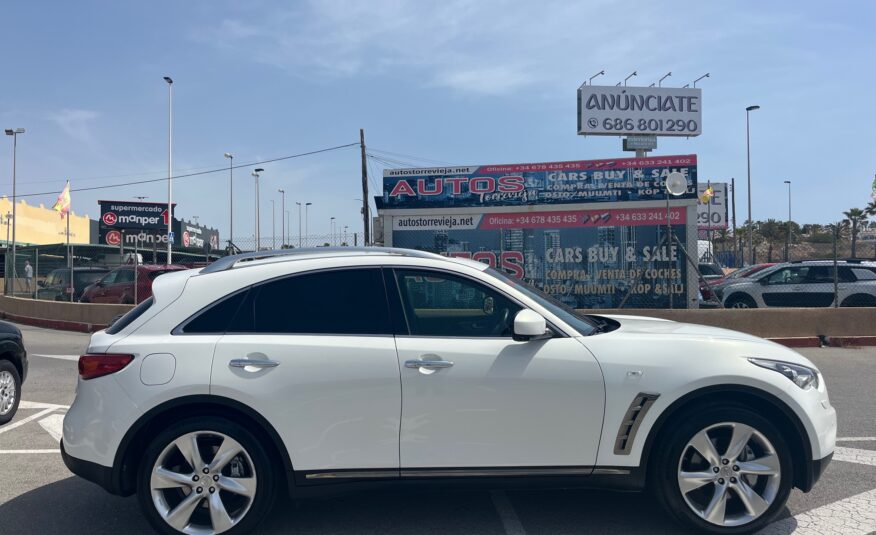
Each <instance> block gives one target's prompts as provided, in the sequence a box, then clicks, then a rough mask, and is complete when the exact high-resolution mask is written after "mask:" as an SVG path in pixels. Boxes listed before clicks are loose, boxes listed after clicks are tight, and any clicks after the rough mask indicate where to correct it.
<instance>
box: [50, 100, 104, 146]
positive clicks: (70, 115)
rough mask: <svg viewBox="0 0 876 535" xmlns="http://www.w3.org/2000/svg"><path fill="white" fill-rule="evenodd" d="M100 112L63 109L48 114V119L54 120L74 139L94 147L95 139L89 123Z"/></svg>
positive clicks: (98, 115)
mask: <svg viewBox="0 0 876 535" xmlns="http://www.w3.org/2000/svg"><path fill="white" fill-rule="evenodd" d="M98 117H100V114H99V113H98V112H96V111H92V110H82V109H63V110H61V111H59V112H55V113H51V114H49V119H50V120H52V121H54V122H55V124H57V125H58V126H59V127H60V128H61V130H63V131H64V133H66V134H67V135H68V136H70V137H71V138H73V139H74V140H76V141H78V142H80V143H83V144H85V145H88V146H90V147H92V148H94V147H95V139H94V136H93V134H92V131H91V125H92V123H93V122H94V120H95V119H97V118H98Z"/></svg>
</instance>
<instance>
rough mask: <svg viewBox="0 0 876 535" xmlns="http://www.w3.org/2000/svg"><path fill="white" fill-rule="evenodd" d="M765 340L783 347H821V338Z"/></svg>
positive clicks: (803, 337) (800, 337)
mask: <svg viewBox="0 0 876 535" xmlns="http://www.w3.org/2000/svg"><path fill="white" fill-rule="evenodd" d="M873 338H876V337H873ZM767 340H769V341H771V342H775V343H777V344H782V345H783V346H785V347H821V338H820V337H818V336H794V337H784V338H767Z"/></svg>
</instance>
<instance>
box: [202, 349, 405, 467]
mask: <svg viewBox="0 0 876 535" xmlns="http://www.w3.org/2000/svg"><path fill="white" fill-rule="evenodd" d="M234 359H268V360H273V361H275V362H277V363H278V365H277V366H276V367H273V368H253V369H248V368H234V367H231V366H230V365H229V364H230V362H231V361H232V360H234ZM399 389H400V387H399V370H398V359H397V357H396V351H395V343H394V341H393V338H392V336H312V335H259V336H257V337H254V336H252V335H225V336H223V337H222V339H221V340H220V341H219V343H218V345H217V346H216V354H215V357H214V360H213V376H212V388H211V393H212V394H214V395H219V396H227V397H230V398H233V399H236V400H238V401H241V402H243V403H245V404H246V405H249V406H250V407H252V408H253V409H255V410H256V411H258V412H259V413H260V414H261V415H262V416H264V417H265V418H266V419H267V420H268V421H269V422H271V424H272V425H273V426H274V427H275V428H276V430H277V433H278V434H279V435H280V438H281V439H282V440H283V442H284V444H285V445H286V448H287V449H288V451H289V456H290V458H291V459H292V464H293V466H294V467H295V469H296V470H329V469H345V468H398V434H399V413H400V410H401V393H400V390H399Z"/></svg>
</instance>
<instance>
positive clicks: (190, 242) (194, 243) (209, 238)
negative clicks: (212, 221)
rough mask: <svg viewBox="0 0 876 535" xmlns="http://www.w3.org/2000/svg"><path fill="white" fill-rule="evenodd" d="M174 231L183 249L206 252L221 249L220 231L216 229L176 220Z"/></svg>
mask: <svg viewBox="0 0 876 535" xmlns="http://www.w3.org/2000/svg"><path fill="white" fill-rule="evenodd" d="M174 229H175V232H176V235H177V237H178V240H179V245H180V246H181V247H183V248H186V249H198V250H199V251H206V252H210V251H215V250H216V249H218V248H219V231H218V230H216V229H211V228H207V227H203V226H201V225H197V224H195V223H189V222H187V221H177V220H174Z"/></svg>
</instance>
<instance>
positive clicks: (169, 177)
mask: <svg viewBox="0 0 876 535" xmlns="http://www.w3.org/2000/svg"><path fill="white" fill-rule="evenodd" d="M164 81H165V82H167V264H168V265H170V264H172V263H173V259H172V258H171V256H172V254H173V244H172V243H171V242H170V236H171V235H172V234H173V80H172V79H171V78H170V76H165V77H164Z"/></svg>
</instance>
